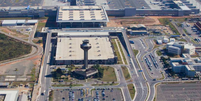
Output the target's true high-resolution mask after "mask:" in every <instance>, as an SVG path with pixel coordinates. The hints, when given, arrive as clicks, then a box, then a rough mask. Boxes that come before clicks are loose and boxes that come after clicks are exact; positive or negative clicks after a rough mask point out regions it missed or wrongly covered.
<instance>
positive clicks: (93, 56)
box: [56, 37, 114, 60]
mask: <svg viewBox="0 0 201 101" xmlns="http://www.w3.org/2000/svg"><path fill="white" fill-rule="evenodd" d="M85 39H88V40H89V43H90V44H91V49H89V51H88V59H89V60H107V59H110V58H114V52H113V49H112V45H111V43H110V41H109V37H62V38H58V40H57V50H56V60H84V51H83V50H82V49H81V48H80V44H82V41H83V40H85Z"/></svg>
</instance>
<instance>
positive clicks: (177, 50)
mask: <svg viewBox="0 0 201 101" xmlns="http://www.w3.org/2000/svg"><path fill="white" fill-rule="evenodd" d="M168 53H170V54H176V55H180V54H181V49H180V48H178V47H175V46H169V47H168Z"/></svg>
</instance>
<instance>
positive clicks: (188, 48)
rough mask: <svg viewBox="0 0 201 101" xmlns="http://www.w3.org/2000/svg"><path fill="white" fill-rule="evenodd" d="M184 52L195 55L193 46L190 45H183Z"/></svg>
mask: <svg viewBox="0 0 201 101" xmlns="http://www.w3.org/2000/svg"><path fill="white" fill-rule="evenodd" d="M184 52H185V53H187V54H190V55H193V54H195V46H193V45H192V44H187V45H185V46H184Z"/></svg>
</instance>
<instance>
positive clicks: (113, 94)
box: [92, 88, 123, 101]
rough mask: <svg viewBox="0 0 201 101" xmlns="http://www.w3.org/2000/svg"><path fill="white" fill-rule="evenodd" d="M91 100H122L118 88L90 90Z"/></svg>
mask: <svg viewBox="0 0 201 101" xmlns="http://www.w3.org/2000/svg"><path fill="white" fill-rule="evenodd" d="M92 99H93V101H123V97H122V93H121V90H120V89H112V88H111V89H99V90H93V91H92Z"/></svg>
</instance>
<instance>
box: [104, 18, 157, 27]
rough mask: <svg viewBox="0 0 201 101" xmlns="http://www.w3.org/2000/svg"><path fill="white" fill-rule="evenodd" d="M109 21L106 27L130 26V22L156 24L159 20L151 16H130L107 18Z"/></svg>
mask: <svg viewBox="0 0 201 101" xmlns="http://www.w3.org/2000/svg"><path fill="white" fill-rule="evenodd" d="M109 20H110V22H108V23H107V27H122V26H130V25H132V24H144V25H158V24H160V22H159V21H158V19H157V18H151V17H130V18H114V17H110V18H109Z"/></svg>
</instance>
